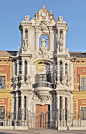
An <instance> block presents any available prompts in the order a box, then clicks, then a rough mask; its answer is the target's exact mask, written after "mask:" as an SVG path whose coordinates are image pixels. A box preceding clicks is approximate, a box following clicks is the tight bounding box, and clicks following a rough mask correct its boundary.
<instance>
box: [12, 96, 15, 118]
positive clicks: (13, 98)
mask: <svg viewBox="0 0 86 134" xmlns="http://www.w3.org/2000/svg"><path fill="white" fill-rule="evenodd" d="M14 107H15V94H12V119H13V120H14V112H15V109H14Z"/></svg>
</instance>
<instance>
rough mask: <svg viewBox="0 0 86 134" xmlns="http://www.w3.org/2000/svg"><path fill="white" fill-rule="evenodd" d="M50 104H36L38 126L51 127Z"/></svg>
mask: <svg viewBox="0 0 86 134" xmlns="http://www.w3.org/2000/svg"><path fill="white" fill-rule="evenodd" d="M49 126H50V105H36V128H49Z"/></svg>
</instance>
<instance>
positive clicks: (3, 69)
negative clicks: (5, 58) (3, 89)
mask: <svg viewBox="0 0 86 134" xmlns="http://www.w3.org/2000/svg"><path fill="white" fill-rule="evenodd" d="M0 68H1V69H0V73H7V81H8V82H9V81H10V65H0Z"/></svg>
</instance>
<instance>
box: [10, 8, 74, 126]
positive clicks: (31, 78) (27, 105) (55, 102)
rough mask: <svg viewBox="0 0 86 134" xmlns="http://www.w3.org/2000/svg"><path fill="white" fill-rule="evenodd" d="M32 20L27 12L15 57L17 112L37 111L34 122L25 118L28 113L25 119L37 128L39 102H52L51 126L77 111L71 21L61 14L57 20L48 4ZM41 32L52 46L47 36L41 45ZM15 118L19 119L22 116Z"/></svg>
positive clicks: (43, 103) (23, 117)
mask: <svg viewBox="0 0 86 134" xmlns="http://www.w3.org/2000/svg"><path fill="white" fill-rule="evenodd" d="M29 19H30V17H29V16H28V15H26V16H25V20H23V21H22V22H21V23H20V26H19V29H20V31H21V37H22V45H21V48H19V49H18V53H17V55H16V56H14V57H12V61H13V72H14V73H13V94H14V101H13V102H14V103H15V104H14V107H13V112H14V111H16V112H17V113H19V109H21V110H22V109H27V110H28V111H29V112H30V113H33V114H34V116H33V118H32V123H31V122H30V117H25V116H27V113H25V112H24V113H23V115H22V120H29V122H30V123H31V124H32V126H31V124H29V126H30V127H35V122H36V121H35V122H34V120H35V119H36V118H35V117H36V112H37V110H36V105H38V104H39V105H49V106H50V110H49V111H50V126H51V127H53V124H54V122H56V121H57V120H59V121H62V120H64V121H65V120H67V119H68V121H69V122H71V119H70V116H69V115H70V114H69V113H71V112H72V110H73V105H72V103H73V100H72V99H73V98H72V91H73V64H72V61H71V57H70V54H69V52H68V49H66V46H65V45H66V32H67V30H68V26H67V23H66V22H65V21H63V17H61V16H59V17H58V21H56V19H55V18H53V14H52V12H51V11H50V12H49V11H48V10H47V9H46V8H45V6H43V9H41V10H40V11H37V13H36V14H35V17H34V18H33V19H32V20H29ZM41 35H44V36H47V38H48V45H46V40H45V37H43V39H42V40H41V43H42V44H40V41H39V39H40V36H41ZM36 61H37V64H36ZM38 68H41V69H38ZM39 70H40V71H39ZM63 110H64V112H62V111H63ZM66 110H67V111H68V112H67V113H66ZM56 111H58V112H57V114H56V113H55V112H56ZM29 116H30V114H29ZM55 116H56V117H55ZM66 117H67V118H66ZM15 118H16V120H19V119H18V116H16V117H15Z"/></svg>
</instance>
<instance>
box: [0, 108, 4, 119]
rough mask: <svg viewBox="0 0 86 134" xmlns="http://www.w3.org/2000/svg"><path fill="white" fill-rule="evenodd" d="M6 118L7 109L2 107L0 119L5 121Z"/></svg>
mask: <svg viewBox="0 0 86 134" xmlns="http://www.w3.org/2000/svg"><path fill="white" fill-rule="evenodd" d="M4 118H5V107H4V106H0V119H4Z"/></svg>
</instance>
